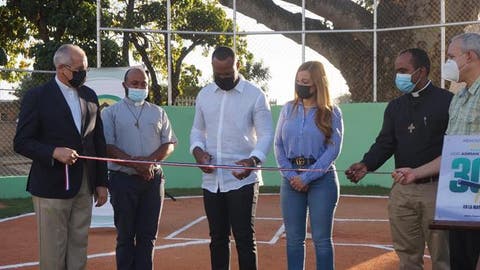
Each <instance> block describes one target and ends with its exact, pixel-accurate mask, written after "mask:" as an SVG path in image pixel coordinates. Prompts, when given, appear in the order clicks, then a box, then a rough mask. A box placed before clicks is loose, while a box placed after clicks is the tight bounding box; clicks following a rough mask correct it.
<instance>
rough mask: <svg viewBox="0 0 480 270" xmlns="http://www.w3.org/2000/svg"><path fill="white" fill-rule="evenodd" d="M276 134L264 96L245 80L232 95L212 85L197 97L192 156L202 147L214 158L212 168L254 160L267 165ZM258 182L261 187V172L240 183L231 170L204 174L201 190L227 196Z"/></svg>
mask: <svg viewBox="0 0 480 270" xmlns="http://www.w3.org/2000/svg"><path fill="white" fill-rule="evenodd" d="M273 134H274V132H273V125H272V115H271V112H270V106H269V104H268V102H267V99H266V97H265V94H264V93H263V92H262V91H261V90H260V89H259V88H257V87H256V86H254V85H253V84H251V83H250V82H248V81H246V80H244V79H243V78H240V81H239V83H238V84H237V85H236V86H235V88H234V89H232V90H230V91H224V90H222V89H220V88H218V86H217V85H216V84H215V83H211V84H209V85H207V86H206V87H204V88H203V89H202V90H201V91H200V93H199V94H198V96H197V99H196V105H195V118H194V120H193V126H192V130H191V132H190V152H192V151H193V149H194V148H195V147H200V148H201V149H203V150H204V151H207V152H208V153H209V154H210V155H212V161H211V163H212V164H222V165H235V162H236V161H239V160H241V159H245V158H249V157H251V156H256V157H258V158H259V159H260V160H261V161H264V160H265V158H266V156H267V154H268V152H269V151H270V148H271V145H272V141H273ZM255 182H260V184H262V177H261V172H260V171H259V170H256V171H253V172H252V173H251V174H250V176H249V177H247V178H245V179H243V180H238V179H237V178H235V177H234V176H233V175H232V171H231V170H226V169H215V171H214V172H213V173H211V174H207V173H203V182H202V188H204V189H207V190H209V191H210V192H214V193H215V192H217V191H218V190H220V191H221V192H227V191H230V190H236V189H239V188H241V187H243V186H245V185H248V184H252V183H255Z"/></svg>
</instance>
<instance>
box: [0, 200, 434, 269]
mask: <svg viewBox="0 0 480 270" xmlns="http://www.w3.org/2000/svg"><path fill="white" fill-rule="evenodd" d="M261 195H267V196H271V195H278V194H276V193H267V194H261ZM341 196H344V197H358V198H384V197H382V196H364V195H341ZM176 198H177V199H192V198H202V196H201V195H200V196H184V197H176ZM385 198H388V197H385ZM32 215H35V213H27V214H22V215H19V216H15V217H9V218H4V219H0V222H6V221H10V220H15V219H19V218H23V217H28V216H32ZM205 219H206V216H201V217H198V218H197V219H195V220H194V221H192V222H190V223H188V224H186V225H185V226H183V227H181V228H180V229H178V230H176V231H174V232H173V233H171V234H169V235H168V236H166V237H165V238H164V239H167V240H182V241H187V242H182V243H174V244H166V245H159V246H155V248H154V249H155V250H162V249H168V248H177V247H186V246H190V245H203V244H208V243H210V239H203V238H185V237H176V236H177V235H179V234H180V233H182V232H184V231H186V230H188V229H189V228H191V227H193V226H194V225H196V224H198V223H199V222H201V221H203V220H205ZM256 219H258V220H274V221H281V220H282V218H274V217H256ZM334 220H335V221H338V222H384V221H388V220H383V219H337V218H335V219H334ZM284 232H285V226H284V225H283V223H282V225H281V226H280V227H279V229H278V230H277V231H276V232H275V234H274V235H273V237H272V238H271V239H270V240H269V241H258V240H257V243H258V244H268V245H274V244H276V243H277V242H278V240H279V239H280V238H281V236H282V234H283V233H284ZM334 245H338V246H359V247H371V248H378V249H383V250H389V251H390V250H393V248H391V247H389V246H388V245H378V244H354V243H352V244H350V243H334ZM109 256H115V251H112V252H105V253H96V254H91V255H88V259H95V258H102V257H109ZM429 257H430V256H428V258H429ZM38 264H39V263H38V261H37V262H26V263H18V264H10V265H1V266H0V270H3V269H16V268H23V267H29V266H37V265H38Z"/></svg>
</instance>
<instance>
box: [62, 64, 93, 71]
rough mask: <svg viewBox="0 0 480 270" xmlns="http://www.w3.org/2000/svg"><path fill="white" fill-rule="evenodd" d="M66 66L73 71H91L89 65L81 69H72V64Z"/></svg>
mask: <svg viewBox="0 0 480 270" xmlns="http://www.w3.org/2000/svg"><path fill="white" fill-rule="evenodd" d="M65 67H66V68H67V69H68V70H70V71H71V72H76V71H85V72H89V71H90V68H89V67H87V69H79V70H74V69H72V67H71V66H70V65H65Z"/></svg>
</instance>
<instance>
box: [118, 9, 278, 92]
mask: <svg viewBox="0 0 480 270" xmlns="http://www.w3.org/2000/svg"><path fill="white" fill-rule="evenodd" d="M171 2H172V6H171V14H172V18H171V23H172V25H171V28H172V30H177V31H184V32H187V31H190V32H194V31H196V32H200V33H202V32H232V31H233V23H232V21H231V20H229V19H227V17H226V14H225V11H224V10H223V9H222V8H221V7H220V6H219V5H218V2H217V1H203V0H178V1H171ZM124 3H125V6H124V8H123V10H121V11H120V12H119V13H118V16H116V17H115V20H114V22H115V23H114V24H112V26H114V27H115V26H117V27H124V28H134V29H142V28H150V29H160V30H165V29H167V17H166V15H167V9H166V8H167V6H166V1H159V2H148V1H147V2H139V1H135V0H125V1H124ZM233 42H234V41H233V37H232V36H230V35H214V34H191V33H179V34H174V35H172V36H171V43H170V44H168V40H167V34H166V33H147V32H139V31H136V32H124V33H123V44H122V55H123V59H124V61H125V60H127V59H129V57H130V53H131V52H132V53H133V57H134V58H136V59H138V60H141V61H142V62H143V63H144V64H145V66H146V68H147V69H148V70H149V73H150V77H151V81H152V89H153V91H152V92H153V94H154V100H156V101H157V102H158V101H160V100H162V102H165V98H164V95H165V93H161V91H162V90H164V89H165V88H164V87H161V85H160V78H158V76H157V71H159V74H160V75H162V76H163V77H166V76H167V74H168V73H167V63H168V62H167V61H168V58H167V53H166V51H167V48H168V47H170V49H171V53H172V58H171V63H170V64H171V69H172V70H171V83H172V84H171V85H172V97H173V101H174V100H175V98H176V97H177V96H178V95H181V94H187V93H190V94H196V93H195V92H197V91H198V89H199V88H200V85H199V80H198V78H199V77H200V76H201V74H202V73H201V71H200V70H198V69H197V68H195V66H193V65H186V64H185V63H184V59H185V57H186V56H187V55H188V54H190V53H191V52H192V51H194V50H195V49H197V48H199V49H202V50H203V55H204V56H207V54H208V52H209V50H211V49H212V48H214V47H216V46H218V45H228V46H233ZM132 45H133V48H134V50H132V49H131V46H132ZM169 45H170V46H169ZM236 49H237V54H238V56H239V61H240V63H241V66H242V68H241V70H240V72H241V73H242V74H243V75H244V76H245V77H246V78H247V79H250V80H253V81H255V82H257V83H259V84H263V83H264V82H265V80H267V79H268V78H269V71H268V68H265V67H263V65H262V63H260V62H255V61H254V57H253V54H252V53H250V52H248V51H247V43H246V40H245V38H243V37H237V40H236ZM162 96H163V97H162Z"/></svg>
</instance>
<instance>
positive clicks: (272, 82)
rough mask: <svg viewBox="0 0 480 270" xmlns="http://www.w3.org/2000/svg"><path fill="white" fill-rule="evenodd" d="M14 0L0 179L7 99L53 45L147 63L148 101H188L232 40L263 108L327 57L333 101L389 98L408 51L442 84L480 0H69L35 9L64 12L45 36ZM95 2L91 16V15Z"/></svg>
mask: <svg viewBox="0 0 480 270" xmlns="http://www.w3.org/2000/svg"><path fill="white" fill-rule="evenodd" d="M20 2H24V0H22V1H7V5H6V6H5V7H0V8H6V9H7V13H3V14H10V15H12V16H15V19H22V18H23V19H22V20H24V21H23V22H24V23H23V24H17V25H15V26H14V27H17V28H18V29H14V30H17V32H22V31H23V32H24V33H26V36H24V37H23V38H24V39H23V41H22V42H23V43H25V44H27V45H25V46H26V47H25V46H24V47H23V51H22V48H21V47H18V48H17V47H15V50H14V49H10V47H11V46H7V45H9V44H10V45H15V44H20V43H19V41H18V39H19V35H18V33H17V34H16V36H15V35H13V34H11V33H10V32H8V33H7V32H5V38H4V41H3V43H2V41H1V39H0V45H1V46H5V48H0V49H3V51H6V52H7V56H8V57H7V58H8V61H7V62H6V64H4V63H5V62H4V61H3V60H2V59H3V58H2V57H1V56H2V55H1V51H0V78H1V85H0V88H4V89H2V90H1V91H0V100H1V102H0V116H1V117H0V138H2V139H1V140H0V176H8V175H24V174H26V173H27V168H28V160H26V159H25V158H23V157H21V156H19V155H16V154H15V153H14V152H13V149H12V140H13V136H14V133H15V127H16V120H17V115H18V111H19V104H20V103H19V101H18V99H16V98H21V96H22V93H23V92H24V91H26V90H27V89H30V88H31V87H34V86H37V85H39V84H41V83H43V82H46V81H47V80H49V79H51V78H52V76H53V75H52V74H51V73H54V72H53V70H54V68H53V63H52V61H51V59H52V56H53V53H54V52H55V50H56V48H58V45H59V44H61V43H62V42H66V41H69V42H73V43H76V44H79V45H80V46H81V47H82V48H84V49H85V51H86V52H87V55H88V59H89V65H90V66H91V67H96V68H99V69H104V68H106V67H127V66H129V65H138V64H142V65H144V67H145V68H146V69H147V70H148V71H149V74H150V84H151V85H150V87H151V88H150V97H149V98H150V101H152V102H155V103H157V104H160V105H175V106H192V105H194V102H195V96H196V94H197V93H198V91H199V89H201V87H203V86H204V85H206V84H207V83H209V82H211V81H212V71H211V66H210V56H211V52H212V51H213V48H214V47H215V46H217V45H219V44H225V45H229V46H232V47H234V48H235V50H236V52H237V54H238V55H239V60H240V63H241V72H242V74H243V76H244V77H245V78H247V79H249V80H251V81H254V82H255V83H256V84H258V85H259V86H260V87H262V89H264V90H265V91H266V93H267V95H268V97H269V99H270V101H271V104H280V105H281V104H283V103H285V102H286V101H287V100H289V99H291V98H292V97H293V91H294V90H293V85H294V76H295V72H296V69H297V67H298V66H299V65H300V64H301V63H302V61H307V60H319V61H322V62H323V63H324V65H325V67H326V70H327V73H328V78H329V81H330V88H331V91H332V96H333V97H334V98H335V99H336V101H337V103H342V102H377V101H380V102H385V101H389V100H391V99H393V98H395V97H397V96H399V94H400V93H399V92H398V91H396V90H395V88H394V84H393V79H394V75H395V74H394V68H393V66H394V61H395V57H396V55H397V54H398V52H399V51H401V50H403V49H406V48H410V47H420V48H423V49H425V50H426V51H427V52H428V53H429V55H430V58H431V60H432V68H431V75H430V77H431V79H432V81H433V82H434V83H435V84H437V85H443V82H442V81H441V80H440V74H441V70H440V67H441V63H442V61H444V55H445V50H446V46H447V45H448V42H449V40H450V38H451V37H452V36H454V35H456V34H459V33H462V32H466V31H469V32H480V24H479V23H478V18H479V12H480V2H478V1H477V0H459V1H448V2H447V1H446V0H436V1H432V0H417V1H393V0H386V1H381V2H380V1H378V0H355V1H351V0H339V1H322V0H304V1H300V0H292V1H288V2H284V1H278V0H275V1H270V0H262V1H258V0H241V1H234V0H216V1H215V0H208V1H204V0H189V1H187V0H177V1H170V0H167V1H166V0H159V1H154V0H150V1H138V0H137V1H135V0H126V1H114V0H110V1H100V0H87V1H76V0H69V1H64V2H65V3H70V2H71V3H74V2H75V3H76V2H79V3H81V4H78V5H77V8H76V9H73V10H72V9H62V7H61V6H60V2H62V1H60V2H58V6H41V5H39V6H38V8H39V9H41V8H45V9H48V11H50V13H45V14H56V13H65V14H66V15H65V24H64V25H63V24H62V23H60V24H59V25H56V26H55V25H47V28H49V27H50V28H49V29H50V32H48V31H47V32H42V31H43V30H44V29H42V28H41V27H39V25H38V24H37V21H34V19H31V17H28V16H26V14H24V13H22V10H21V6H22V5H20V4H18V3H20ZM33 2H35V3H36V2H37V1H33ZM100 2H101V6H97V5H98V4H100ZM107 3H108V5H107ZM24 6H25V5H24ZM95 7H99V9H98V10H100V12H99V13H98V12H95V11H91V10H92V9H93V10H94V8H95ZM3 11H5V10H3ZM8 11H10V13H8ZM87 11H90V13H88V12H87ZM38 14H40V15H38V16H42V15H41V14H44V13H42V12H40V11H39V12H38ZM72 14H73V15H72ZM89 14H90V15H89ZM22 16H23V17H22ZM44 16H49V15H44ZM89 16H90V17H89ZM12 19H13V18H12ZM29 20H30V21H29ZM26 22H28V23H26ZM45 22H47V23H48V22H49V21H48V20H45ZM95 22H96V26H97V27H96V28H95V27H94V25H95ZM57 23H58V22H57ZM26 26H28V27H31V28H32V29H33V28H35V29H34V31H33V30H32V31H29V30H28V29H27V28H28V27H27V28H24V27H26ZM61 27H64V28H66V29H73V30H71V31H70V32H68V31H65V32H64V33H63V34H64V35H63V36H60V35H58V32H55V31H58V30H59V28H61ZM2 29H7V28H2ZM54 30H55V31H54ZM74 30H75V31H74ZM45 35H46V36H47V38H46V39H45ZM49 35H50V36H49ZM58 36H60V38H59V37H58ZM10 37H11V40H8V38H10ZM34 39H36V41H35V42H33V41H32V40H34ZM5 40H6V41H5ZM29 46H30V47H29ZM25 48H27V49H25ZM22 57H23V58H22ZM22 61H23V62H22ZM2 65H3V66H2ZM28 66H30V68H26V67H28ZM32 67H33V68H32ZM118 79H120V80H121V79H122V76H119V78H118ZM447 86H448V85H447ZM448 87H449V86H448ZM12 88H13V89H12ZM12 91H13V95H14V96H15V98H14V97H12Z"/></svg>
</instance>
